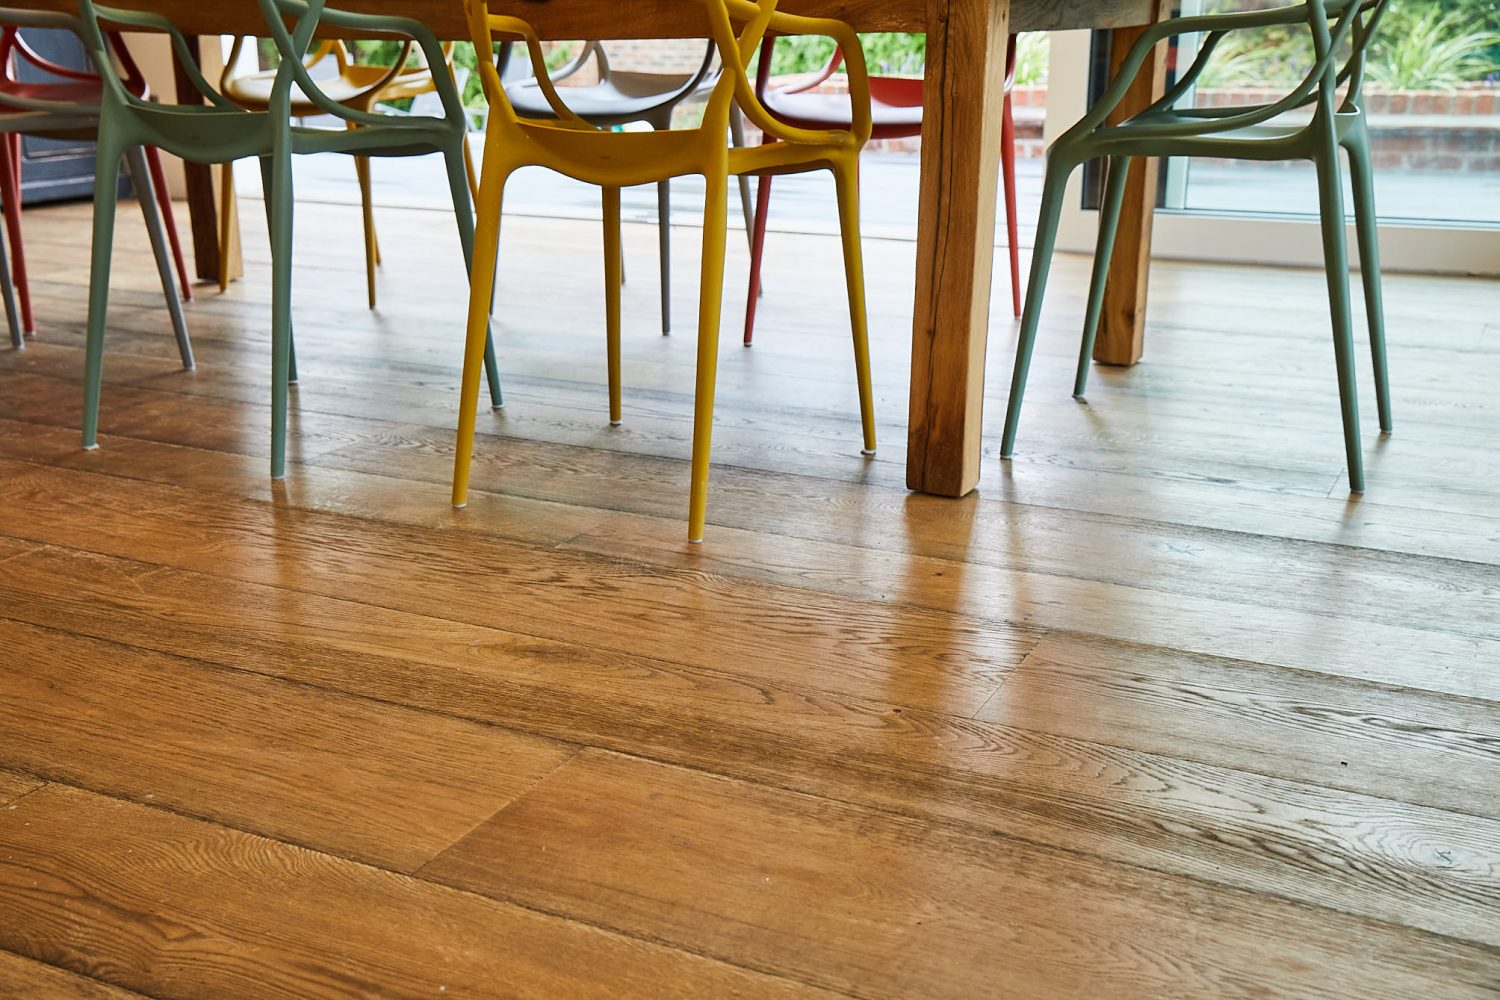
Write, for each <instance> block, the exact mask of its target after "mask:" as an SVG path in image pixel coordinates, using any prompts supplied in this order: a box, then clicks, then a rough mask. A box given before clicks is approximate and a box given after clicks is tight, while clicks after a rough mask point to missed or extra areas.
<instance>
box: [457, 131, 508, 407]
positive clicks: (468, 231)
mask: <svg viewBox="0 0 1500 1000" xmlns="http://www.w3.org/2000/svg"><path fill="white" fill-rule="evenodd" d="M443 164H444V166H445V167H446V169H447V171H448V188H449V191H450V192H451V194H452V196H453V215H454V218H456V219H457V220H458V240H459V243H461V244H462V245H463V251H464V268H465V269H466V270H468V271H469V272H470V273H472V272H473V269H474V205H473V202H472V201H471V200H470V199H469V178H468V174H467V173H465V171H464V161H463V150H462V149H461V148H460V149H456V150H445V151H444V153H443ZM471 280H472V279H471ZM494 311H495V303H494V289H493V288H491V290H490V312H494ZM494 326H495V325H494V323H491V324H490V325H489V328H488V329H486V330H485V334H484V372H485V376H486V378H487V379H488V382H489V388H490V405H491V406H493V407H494V408H495V409H497V410H498V409H500V408H501V407H502V406H504V405H505V397H504V395H502V394H501V392H500V361H499V359H498V358H497V357H496V356H495V330H494Z"/></svg>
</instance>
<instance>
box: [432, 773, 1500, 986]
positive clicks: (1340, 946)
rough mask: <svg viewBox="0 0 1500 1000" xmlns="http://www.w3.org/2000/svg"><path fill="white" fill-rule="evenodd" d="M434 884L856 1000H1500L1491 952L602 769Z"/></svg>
mask: <svg viewBox="0 0 1500 1000" xmlns="http://www.w3.org/2000/svg"><path fill="white" fill-rule="evenodd" d="M422 874H423V875H424V876H427V877H431V878H434V879H436V880H438V881H442V882H445V883H449V884H452V885H456V886H462V887H464V888H469V889H473V890H476V891H479V892H483V893H486V894H490V895H495V896H497V897H499V898H504V899H510V900H516V901H519V902H522V903H525V904H527V905H530V906H535V907H538V908H541V909H544V910H547V911H548V912H558V913H565V914H569V915H573V916H576V917H579V918H582V919H587V920H589V921H591V922H598V923H602V924H605V925H608V926H614V927H618V928H621V929H624V930H629V931H634V932H636V933H649V934H651V935H653V936H660V937H662V938H665V939H666V940H668V941H670V942H672V943H675V944H678V945H680V946H682V947H687V948H691V949H693V950H695V951H702V952H705V953H708V954H719V955H724V954H735V955H739V956H743V957H744V960H746V961H747V962H748V963H749V964H752V965H754V966H758V967H760V968H777V969H791V970H793V971H794V972H795V973H796V974H797V975H798V976H800V977H805V978H807V979H808V980H810V981H812V982H816V983H818V984H820V985H824V986H827V987H829V988H832V989H837V990H842V991H847V992H850V993H854V994H857V995H860V996H870V997H890V998H905V997H914V996H923V997H955V998H960V997H975V996H985V995H990V994H991V993H992V992H993V991H995V990H996V989H1001V990H1002V991H1003V993H1004V995H1005V996H1007V997H1016V998H1028V997H1034V998H1038V1000H1041V998H1051V997H1059V996H1107V997H1117V998H1122V1000H1123V998H1130V997H1201V996H1216V997H1227V996H1250V995H1275V994H1279V993H1287V994H1290V993H1299V994H1301V995H1304V996H1326V997H1333V996H1348V997H1361V998H1372V1000H1373V998H1377V997H1390V998H1398V997H1409V996H1411V995H1412V991H1413V990H1417V989H1421V988H1423V987H1422V986H1421V984H1423V983H1425V982H1428V981H1430V979H1431V977H1432V976H1434V975H1441V976H1443V977H1444V979H1445V987H1444V988H1446V989H1450V990H1452V991H1453V992H1452V995H1454V996H1480V995H1483V994H1484V992H1485V991H1486V990H1487V989H1489V988H1491V987H1493V986H1494V985H1496V982H1497V981H1496V979H1495V969H1494V967H1493V965H1492V963H1491V961H1490V959H1491V957H1492V956H1491V954H1490V953H1488V952H1487V951H1486V950H1484V949H1479V948H1464V947H1457V946H1454V945H1453V944H1452V943H1450V942H1444V941H1441V940H1438V939H1429V940H1427V941H1423V942H1421V943H1420V944H1418V945H1416V946H1415V947H1413V946H1412V944H1413V943H1412V942H1405V941H1402V940H1400V938H1401V935H1399V934H1398V933H1392V931H1391V930H1390V929H1389V928H1386V927H1383V926H1381V925H1379V924H1374V923H1364V922H1361V921H1357V920H1351V919H1349V918H1345V917H1334V916H1331V915H1329V914H1326V913H1323V912H1319V911H1315V910H1309V909H1305V908H1302V907H1298V906H1291V905H1287V904H1276V905H1272V906H1269V907H1267V906H1260V905H1255V906H1247V905H1246V900H1245V899H1244V897H1242V896H1241V895H1239V894H1237V893H1223V892H1214V891H1210V890H1206V889H1204V888H1203V887H1201V886H1196V885H1193V884H1191V883H1186V882H1178V881H1176V880H1170V881H1169V880H1159V879H1152V878H1151V877H1150V876H1147V875H1145V874H1144V873H1140V872H1134V871H1131V870H1129V869H1123V868H1117V867H1114V866H1110V865H1101V864H1099V863H1097V862H1092V861H1088V860H1084V859H1079V858H1076V857H1072V856H1069V855H1066V854H1063V853H1061V852H1057V851H1052V850H1048V849H1044V848H1037V847H1033V846H1031V845H1026V844H1019V843H1016V842H1013V841H1008V840H1005V839H996V838H989V839H982V838H977V837H967V836H961V835H954V834H950V833H947V832H945V831H941V830H933V829H931V828H930V827H928V826H926V825H924V824H922V823H918V822H913V821H910V820H904V819H897V818H894V817H891V816H887V815H882V814H880V813H873V812H869V811H866V810H862V809H856V808H852V807H849V806H844V805H840V804H837V803H830V802H824V801H820V800H817V799H811V798H807V797H804V796H799V795H792V794H789V793H786V792H780V791H775V790H769V789H763V788H758V787H755V786H753V785H747V784H744V783H742V782H735V781H727V780H723V779H719V778H712V777H708V776H705V775H701V774H695V773H692V772H689V771H684V770H681V769H678V768H671V767H663V766H661V765H655V764H649V763H645V762H642V761H639V760H636V759H632V758H625V757H619V756H615V755H611V754H601V753H595V752H585V753H584V754H583V755H581V756H579V757H577V758H575V759H574V760H573V761H571V762H570V763H568V764H567V765H565V766H564V767H563V768H562V769H561V770H559V771H558V772H556V773H555V774H553V775H552V776H551V777H549V778H548V779H547V780H546V781H545V782H543V784H542V785H541V786H540V787H538V789H537V790H536V791H535V792H533V793H532V794H531V795H529V796H527V797H526V798H525V799H524V800H523V801H522V802H519V803H517V805H516V806H515V807H513V808H511V809H508V810H506V811H505V812H503V813H501V814H500V815H498V816H496V817H495V818H494V819H492V820H490V821H489V822H487V823H485V824H484V825H483V826H481V827H479V828H478V829H476V830H475V831H474V832H473V833H471V834H470V835H469V836H468V837H466V838H465V839H464V840H463V842H462V843H460V844H458V845H456V846H455V847H453V848H452V849H451V850H449V851H447V852H446V853H444V854H443V855H442V856H441V857H439V858H437V859H436V860H434V861H433V862H432V863H430V864H429V865H427V866H426V867H425V868H424V869H423V870H422ZM705 886H712V887H713V888H712V891H707V892H705V891H704V887H705ZM1287 941H1290V942H1295V944H1291V945H1290V946H1289V945H1288V944H1286V943H1285V942H1287ZM1164 942H1171V950H1172V957H1171V959H1170V960H1169V959H1168V957H1167V955H1165V954H1163V953H1161V952H1160V951H1159V949H1160V948H1161V946H1162V943H1164ZM1441 993H1442V989H1440V991H1439V994H1440V995H1441Z"/></svg>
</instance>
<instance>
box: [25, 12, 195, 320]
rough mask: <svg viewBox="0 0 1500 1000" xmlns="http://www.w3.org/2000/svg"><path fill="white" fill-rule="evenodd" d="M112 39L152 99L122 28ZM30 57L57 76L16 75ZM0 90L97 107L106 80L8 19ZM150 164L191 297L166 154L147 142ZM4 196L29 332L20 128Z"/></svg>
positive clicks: (130, 78)
mask: <svg viewBox="0 0 1500 1000" xmlns="http://www.w3.org/2000/svg"><path fill="white" fill-rule="evenodd" d="M109 41H110V45H111V46H112V47H113V48H114V51H115V55H116V57H117V58H118V59H119V63H120V69H121V71H122V73H123V78H124V81H125V86H126V88H127V89H128V90H129V91H130V93H132V94H133V95H135V96H137V97H139V98H141V99H142V100H150V89H149V88H148V87H147V85H146V78H145V76H144V75H143V74H142V73H141V70H140V67H139V66H137V65H136V63H135V60H134V59H132V58H131V56H130V50H129V49H128V48H126V46H125V41H124V39H123V38H121V37H120V35H119V33H118V32H110V33H109ZM21 60H25V61H26V62H27V63H30V64H31V65H32V66H34V67H36V68H37V69H40V70H41V71H42V72H44V73H46V74H48V75H49V76H52V77H56V78H57V80H56V81H55V82H54V81H46V82H26V81H23V80H21V79H20V77H19V76H18V75H17V72H16V70H17V68H18V64H19V62H20V61H21ZM0 93H4V94H9V95H12V96H16V97H24V98H31V99H37V100H47V101H67V102H71V103H74V104H80V105H87V106H92V107H97V106H98V105H99V103H100V101H101V99H102V95H103V80H102V79H101V78H100V77H99V75H98V74H96V73H93V72H89V71H86V70H77V69H72V68H70V67H67V66H59V65H58V64H57V63H54V62H51V61H50V60H48V59H45V58H43V57H42V56H41V55H39V54H38V53H37V52H36V51H35V50H34V49H32V48H31V46H29V45H27V44H26V40H25V39H24V38H22V37H21V33H20V29H19V28H18V27H16V26H15V25H6V26H5V27H4V29H3V31H0ZM0 114H24V112H20V111H17V110H16V109H14V108H7V107H3V106H0ZM146 164H147V167H148V169H149V170H150V173H151V185H152V187H153V188H155V189H156V197H157V203H158V204H160V205H161V214H162V221H163V222H164V223H165V228H166V230H167V239H168V240H169V241H170V243H171V246H172V258H173V261H174V262H175V264H176V266H177V279H178V282H179V287H180V288H181V289H182V297H183V299H185V300H187V301H192V298H193V291H192V285H191V284H189V282H188V273H187V264H186V263H185V262H184V260H183V257H182V243H181V241H180V240H179V239H178V236H177V222H176V220H175V219H174V218H173V217H172V199H171V196H170V195H169V193H168V191H167V178H166V175H165V174H164V173H163V172H162V168H161V154H160V153H158V152H157V150H156V149H154V148H153V147H151V146H147V147H146ZM0 201H3V202H4V211H5V227H6V230H7V232H8V234H9V237H10V249H11V268H12V274H13V275H14V278H15V286H16V296H17V298H19V299H20V306H21V322H22V325H23V326H24V327H25V330H26V332H27V333H28V334H34V333H35V332H36V323H35V322H34V321H33V320H32V316H31V289H30V286H29V284H28V282H27V279H26V251H25V250H24V248H23V247H22V244H21V133H20V132H7V133H5V134H4V135H0Z"/></svg>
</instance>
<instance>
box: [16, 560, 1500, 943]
mask: <svg viewBox="0 0 1500 1000" xmlns="http://www.w3.org/2000/svg"><path fill="white" fill-rule="evenodd" d="M143 577H144V578H145V579H148V580H150V587H149V588H145V587H142V586H140V585H131V584H129V583H128V582H127V581H130V580H134V579H140V578H143ZM213 586H215V587H216V588H217V592H218V593H219V595H220V601H219V602H218V604H217V605H216V606H215V607H213V608H200V607H198V606H197V604H196V595H197V594H199V593H201V592H202V591H203V590H204V588H205V582H204V580H203V578H201V577H199V576H198V575H197V574H178V573H176V572H171V571H167V570H163V569H160V568H156V567H152V566H149V565H142V564H128V563H125V562H124V561H122V560H115V559H110V558H107V557H101V556H97V555H89V554H83V553H72V552H68V551H66V550H60V549H52V548H48V549H44V550H42V551H40V552H38V553H35V554H32V555H25V556H21V557H19V558H18V559H16V560H14V561H13V562H12V565H11V568H10V572H9V573H8V574H7V579H6V580H5V581H0V616H4V615H12V616H28V617H29V619H30V620H32V621H35V622H37V623H38V624H50V623H54V621H55V622H67V623H70V624H69V626H68V627H71V628H74V629H78V630H82V631H90V632H94V633H95V634H99V633H104V634H109V635H111V636H113V637H116V638H118V639H121V640H124V641H128V642H130V643H132V644H141V645H144V646H148V647H149V646H153V645H155V646H161V645H167V646H170V647H173V648H177V649H182V650H186V651H190V653H191V655H193V656H194V657H196V658H200V659H204V660H208V661H211V662H217V663H221V664H223V665H226V666H237V667H244V668H246V669H251V670H255V669H262V670H264V669H274V670H277V671H279V672H282V673H283V674H291V675H293V676H296V677H298V678H299V679H307V680H310V681H312V682H314V683H320V684H328V683H330V680H329V679H328V678H329V677H330V676H331V677H332V678H333V680H332V681H331V683H332V684H334V685H338V686H340V688H341V689H349V688H351V687H353V688H355V689H357V690H358V691H360V693H365V694H369V695H371V696H376V697H380V696H382V693H383V692H385V691H389V690H390V688H391V686H392V685H396V686H397V691H398V692H399V693H394V694H391V695H385V697H387V698H389V699H391V700H401V701H403V702H406V703H417V704H422V705H424V707H427V706H430V707H434V708H438V709H439V710H444V709H446V710H447V711H450V712H455V713H458V714H463V715H465V716H466V717H468V718H476V719H478V720H480V721H487V722H494V723H496V724H500V725H503V726H506V727H507V728H515V729H525V730H529V731H535V732H538V733H540V734H542V735H546V736H551V737H554V738H561V739H565V740H567V741H568V742H574V743H582V744H588V745H601V746H608V747H611V748H613V749H623V750H625V751H626V752H639V753H645V754H647V755H650V756H659V757H662V758H664V759H667V760H670V761H673V762H677V763H684V764H688V765H690V766H694V767H698V768H701V769H708V770H717V771H722V772H725V773H729V774H732V775H734V776H738V777H745V778H748V779H751V780H758V781H762V782H767V783H771V784H776V785H780V786H783V787H790V788H794V789H797V790H802V791H808V792H812V793H815V794H821V795H824V796H827V797H830V798H841V799H845V800H849V801H855V802H860V803H863V804H867V805H873V806H876V807H880V808H884V809H889V810H893V811H896V812H901V813H904V814H907V815H914V816H917V817H925V818H928V819H930V820H943V821H944V822H947V823H951V824H955V825H958V826H961V827H965V828H969V829H977V830H980V831H983V832H998V833H1005V834H1010V835H1013V836H1017V837H1020V838H1022V839H1026V840H1030V841H1033V842H1038V843H1049V844H1057V845H1060V846H1064V847H1066V848H1068V849H1070V850H1073V851H1077V852H1082V853H1088V854H1095V855H1098V856H1101V857H1106V858H1110V859H1113V860H1117V861H1123V862H1126V863H1128V864H1133V865H1136V866H1138V867H1143V868H1150V869H1153V870H1157V871H1166V872H1174V873H1178V874H1183V875H1188V876H1191V877H1194V878H1198V879H1201V880H1206V881H1211V882H1216V883H1219V884H1223V885H1230V886H1236V887H1244V888H1249V889H1252V890H1255V891H1260V892H1264V893H1267V894H1271V895H1277V896H1281V897H1283V898H1290V899H1297V900H1302V901H1304V902H1310V903H1313V904H1315V905H1320V906H1326V907H1329V908H1333V909H1340V910H1344V911H1346V912H1351V913H1355V914H1359V915H1365V916H1373V917H1376V918H1379V919H1384V920H1389V921H1393V922H1398V923H1404V924H1408V925H1411V926H1416V927H1421V928H1423V929H1426V930H1432V931H1435V932H1438V933H1444V934H1449V935H1453V936H1457V937H1463V938H1466V939H1469V938H1473V937H1474V936H1475V935H1478V936H1479V939H1480V940H1484V941H1486V942H1491V939H1492V938H1493V939H1494V941H1493V942H1492V943H1500V935H1497V929H1500V922H1497V921H1495V920H1493V919H1492V918H1493V916H1494V911H1495V900H1496V899H1497V898H1500V822H1497V821H1494V820H1487V819H1483V818H1481V817H1475V816H1470V815H1464V814H1459V813H1449V812H1445V811H1443V810H1438V809H1432V808H1427V807H1420V806H1415V805H1411V804H1408V803H1402V802H1397V801H1393V800H1391V799H1387V798H1380V797H1376V796H1370V795H1358V794H1352V793H1347V792H1338V791H1335V790H1332V789H1329V788H1326V787H1320V786H1315V785H1310V784H1304V783H1302V782H1299V781H1295V780H1290V781H1289V780H1282V779H1274V778H1270V777H1267V776H1265V775H1263V774H1258V773H1253V772H1244V771H1239V770H1236V769H1233V768H1226V767H1219V766H1213V765H1210V764H1204V763H1201V762H1198V761H1195V760H1184V759H1180V758H1177V757H1171V756H1164V755H1157V754H1151V753H1142V752H1138V751H1134V750H1130V749H1125V748H1121V747H1116V746H1110V745H1105V744H1099V743H1095V742H1092V741H1090V740H1087V739H1070V738H1066V737H1059V736H1054V735H1051V734H1046V733H1036V732H1031V731H1027V730H1025V729H1019V728H1014V727H1010V726H1003V725H996V724H993V723H986V722H982V721H971V720H965V719H959V718H954V717H951V716H944V715H941V714H937V713H932V712H924V711H920V710H914V709H909V708H905V707H903V706H901V705H899V704H891V703H889V702H870V701H866V700H860V699H854V698H851V697H848V696H841V697H836V696H832V695H829V694H826V693H819V692H811V691H808V690H806V689H805V688H802V689H797V688H786V687H768V686H766V685H765V682H764V681H760V680H746V679H744V678H741V677H737V676H733V675H728V676H726V674H725V673H724V672H723V669H728V665H726V667H725V668H721V671H716V672H708V673H700V672H697V671H685V670H683V669H682V668H681V667H680V666H678V665H675V664H670V663H656V662H652V661H646V660H640V659H630V660H626V661H624V662H621V660H620V659H619V658H618V656H617V655H614V654H605V653H603V652H602V651H597V650H594V651H588V650H580V649H578V648H577V647H566V646H564V647H559V646H558V645H556V644H552V643H546V644H541V645H538V644H537V641H536V640H527V639H524V638H522V639H520V640H519V641H518V640H517V638H516V637H506V636H499V635H493V634H491V635H490V638H491V639H493V640H496V641H491V642H483V641H476V638H477V637H476V635H475V633H474V631H473V630H469V629H464V628H462V627H459V626H455V625H445V624H443V623H433V624H432V625H430V626H428V625H426V624H425V621H424V620H423V619H413V618H409V617H403V618H399V619H395V620H392V619H389V618H387V617H386V616H385V615H380V616H379V617H377V614H376V612H375V611H373V610H372V609H371V608H369V607H368V606H363V605H353V604H342V603H335V602H333V601H329V600H326V599H315V598H313V597H310V596H306V595H302V596H293V595H288V594H286V593H285V592H281V591H276V590H274V589H272V590H270V592H269V593H267V590H268V588H265V587H261V586H251V585H247V584H238V585H236V584H233V583H231V582H229V581H220V582H218V583H215V584H213ZM95 588H96V589H95ZM146 590H149V596H148V597H146V598H144V599H135V600H131V599H129V598H128V597H124V596H123V595H128V594H132V593H139V592H142V591H146ZM267 607H271V608H274V609H275V610H274V611H273V612H272V613H270V614H267V613H266V611H265V610H263V609H265V608H267ZM351 619H352V620H355V621H358V622H360V623H361V624H360V625H358V626H349V625H346V624H344V622H346V621H348V620H351ZM386 621H389V622H390V624H388V625H387V624H384V623H385V622H386ZM351 633H352V635H353V637H352V638H342V637H343V636H346V635H349V634H351ZM482 634H483V633H481V635H482ZM267 647H270V648H272V649H275V650H277V651H280V652H281V653H282V656H281V658H280V659H276V660H270V661H269V662H270V663H271V664H273V665H271V666H258V665H259V664H262V663H266V662H267V657H266V656H265V653H264V650H265V649H266V648H267ZM341 647H343V648H350V647H352V648H354V649H357V650H359V651H360V652H361V653H362V654H363V655H362V656H361V657H358V658H352V657H350V656H349V655H348V654H347V653H345V652H343V649H342V648H341ZM395 650H403V651H402V652H401V653H400V654H399V657H400V658H399V659H391V658H390V656H391V653H392V652H394V651H395ZM407 650H410V651H409V652H408V651H407ZM377 651H386V652H387V655H386V656H385V657H382V658H377V656H376V653H377ZM601 661H602V662H601ZM351 662H357V663H362V664H364V665H365V666H366V667H367V668H368V671H369V672H368V673H367V674H366V673H361V674H359V675H353V674H351V667H350V664H351ZM420 664H426V665H427V666H426V667H425V668H424V667H422V666H419V665H420ZM559 664H563V665H565V666H566V673H563V672H561V671H560V670H559ZM469 666H472V667H474V668H476V673H475V674H473V675H467V676H461V677H460V676H457V675H456V674H455V671H456V670H457V669H459V668H462V667H469ZM585 671H588V673H585ZM684 691H691V692H692V695H691V696H690V697H688V698H687V699H686V700H687V703H686V704H681V703H680V699H683V697H684V694H683V692H684ZM434 701H436V702H438V703H439V704H434ZM772 747H774V748H775V750H774V751H773V750H772V749H771V748H772ZM1397 886H1399V887H1400V891H1399V892H1393V891H1392V889H1393V887H1397Z"/></svg>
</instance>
